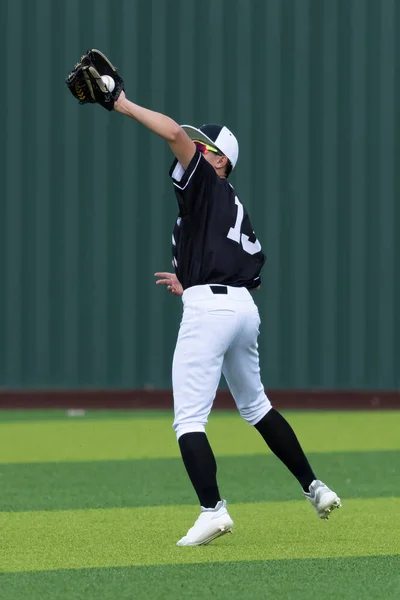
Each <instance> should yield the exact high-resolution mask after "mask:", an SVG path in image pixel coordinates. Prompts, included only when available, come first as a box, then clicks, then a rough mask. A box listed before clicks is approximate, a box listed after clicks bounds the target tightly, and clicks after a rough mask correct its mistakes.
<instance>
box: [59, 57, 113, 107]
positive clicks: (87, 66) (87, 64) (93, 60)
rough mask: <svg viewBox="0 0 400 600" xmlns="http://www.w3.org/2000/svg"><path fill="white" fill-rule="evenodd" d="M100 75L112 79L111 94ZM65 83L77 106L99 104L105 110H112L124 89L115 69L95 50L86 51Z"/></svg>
mask: <svg viewBox="0 0 400 600" xmlns="http://www.w3.org/2000/svg"><path fill="white" fill-rule="evenodd" d="M102 75H109V76H110V77H112V78H113V80H114V82H115V87H114V89H113V91H112V92H111V91H110V90H109V89H108V87H107V85H106V84H105V83H104V82H103V80H102V78H101V77H102ZM65 83H66V84H67V87H68V89H69V91H70V92H71V94H72V95H73V96H74V97H75V98H77V100H79V104H87V103H91V104H101V106H103V107H104V108H106V109H107V110H113V108H114V102H115V101H116V100H117V99H118V97H119V95H120V93H121V92H122V90H123V89H124V82H123V79H122V77H121V76H120V75H119V73H118V72H117V70H116V68H115V67H114V66H113V65H112V64H111V63H110V61H109V60H108V58H107V57H106V56H105V55H104V54H103V53H102V52H100V51H99V50H95V49H93V50H88V51H87V52H86V54H84V55H83V56H82V57H81V60H80V62H79V63H77V64H76V65H75V67H74V69H73V71H72V72H71V73H70V74H69V75H68V77H67V79H66V80H65Z"/></svg>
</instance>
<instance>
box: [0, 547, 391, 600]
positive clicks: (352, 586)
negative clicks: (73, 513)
mask: <svg viewBox="0 0 400 600" xmlns="http://www.w3.org/2000/svg"><path fill="white" fill-rule="evenodd" d="M399 561H400V558H399V557H398V556H374V557H370V556H367V557H360V558H331V559H330V558H323V559H306V560H304V559H301V560H296V559H294V560H274V561H265V562H262V561H254V562H248V561H246V562H239V561H238V562H229V563H222V564H221V563H209V564H192V565H164V566H145V567H121V568H104V569H83V570H61V571H45V572H30V573H10V574H6V575H2V576H0V585H1V590H2V593H3V596H4V598H7V599H8V600H26V598H29V600H67V599H68V600H70V599H71V598H73V599H74V600H98V599H99V598H101V600H116V598H118V600H128V599H129V600H131V599H132V598H135V599H136V600H147V598H152V600H176V598H177V596H178V595H179V596H180V597H182V598H185V600H209V599H210V598H217V599H218V600H243V599H244V598H245V599H246V600H260V598H273V599H274V600H287V599H288V598H290V599H291V600H309V598H310V585H311V584H312V588H313V589H315V590H318V597H321V598H324V600H337V599H338V598H340V599H341V600H354V599H355V598H368V599H369V600H374V599H375V600H382V598H385V600H397V599H398V598H399V597H400V568H399V566H400V565H399Z"/></svg>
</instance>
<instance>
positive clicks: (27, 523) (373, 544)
mask: <svg viewBox="0 0 400 600" xmlns="http://www.w3.org/2000/svg"><path fill="white" fill-rule="evenodd" d="M230 512H231V515H232V517H233V519H234V521H235V523H236V527H235V533H234V535H232V536H224V537H222V538H219V539H218V540H215V542H214V543H213V544H211V545H210V546H206V547H197V548H179V547H177V546H176V545H175V542H176V540H177V539H179V538H180V537H181V536H182V534H184V533H185V532H186V530H187V528H188V527H189V526H191V525H192V523H193V520H194V518H195V517H197V509H196V508H195V507H193V506H176V507H153V508H137V509H113V510H86V511H64V512H37V513H34V512H30V513H1V514H0V531H1V532H2V534H1V538H0V540H1V541H0V544H1V546H0V549H1V557H2V560H1V564H0V570H1V571H3V572H11V571H36V570H53V569H62V568H67V569H68V568H71V569H81V568H91V567H112V566H130V565H146V564H153V565H154V564H190V563H204V562H206V563H207V562H210V561H212V562H229V561H252V560H271V559H287V558H329V557H332V558H333V557H343V556H369V555H390V554H399V553H400V544H399V537H398V532H399V530H400V499H398V498H384V499H383V498H375V499H368V500H360V499H357V500H347V502H346V505H345V508H343V509H341V510H340V511H336V512H337V514H335V515H334V516H333V517H332V518H331V520H330V521H328V522H326V521H322V520H320V519H318V518H317V517H316V515H315V513H314V512H313V509H312V507H311V506H309V505H307V503H306V502H305V501H304V500H303V501H296V502H286V503H285V502H283V503H261V504H236V505H231V506H230Z"/></svg>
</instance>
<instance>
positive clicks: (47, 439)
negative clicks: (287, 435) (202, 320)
mask: <svg viewBox="0 0 400 600" xmlns="http://www.w3.org/2000/svg"><path fill="white" fill-rule="evenodd" d="M286 417H287V418H288V420H289V421H290V423H291V424H292V425H293V427H294V428H295V430H296V432H297V434H298V436H299V438H300V441H301V442H302V444H303V446H304V448H305V450H306V451H307V454H308V457H309V459H310V462H311V464H312V465H313V467H314V470H315V471H316V473H317V476H318V477H320V478H321V479H323V480H324V481H325V482H326V483H327V484H328V485H330V486H331V487H333V488H334V489H335V490H336V491H337V492H338V493H339V495H340V496H341V498H342V502H343V508H342V509H341V510H339V511H335V513H334V514H333V515H332V517H331V519H330V520H329V521H321V520H320V519H318V518H317V517H316V515H315V513H314V511H313V509H312V507H311V506H310V505H309V504H308V503H307V502H306V501H305V500H304V498H303V497H302V493H301V490H300V488H299V486H298V484H297V482H296V481H295V480H294V479H293V478H292V476H291V475H290V474H289V473H288V472H286V470H285V468H284V467H283V466H282V465H281V464H280V463H279V461H278V460H277V459H276V458H275V457H274V456H273V455H272V454H271V453H270V452H269V451H268V449H267V448H266V447H265V445H264V443H263V441H262V439H261V437H259V436H258V434H257V432H256V431H255V430H254V429H253V428H251V427H249V426H248V425H247V424H246V423H244V422H243V421H241V419H240V417H239V416H238V414H236V413H228V412H220V413H216V414H214V415H213V416H212V417H211V419H210V424H209V428H208V433H209V437H210V440H211V443H212V445H213V447H214V450H215V453H216V455H217V459H218V468H219V481H220V489H221V492H222V494H223V497H225V498H226V499H227V500H228V505H229V510H230V513H231V516H232V517H233V520H234V521H235V527H234V532H233V535H229V536H224V537H222V538H219V539H218V540H216V541H215V542H213V543H212V544H210V545H209V546H205V547H197V548H178V547H177V546H176V545H175V543H176V541H177V540H178V539H179V538H180V537H181V536H182V535H183V534H184V533H186V530H187V529H188V528H189V527H190V526H191V525H192V524H193V521H194V520H195V519H196V518H197V516H198V507H197V503H196V499H195V497H194V494H193V491H192V489H191V486H190V484H189V481H188V479H187V476H186V473H185V471H184V467H183V465H182V464H181V461H180V458H179V455H178V447H177V444H176V441H175V437H174V433H173V430H172V427H171V420H172V416H171V414H170V413H169V412H151V413H150V412H149V413H146V412H114V413H113V412H105V411H91V412H89V413H86V414H85V415H84V416H81V417H70V416H68V415H67V414H66V412H65V411H64V412H63V411H3V412H1V411H0V511H1V512H0V599H1V600H19V599H22V598H23V599H24V600H39V599H40V600H47V599H49V600H50V599H51V600H60V599H62V600H70V599H71V600H72V599H85V600H95V599H96V600H124V599H128V598H129V599H131V598H132V599H135V600H136V599H137V600H142V599H143V600H144V599H145V598H146V599H147V598H151V599H153V600H154V599H160V600H161V599H162V600H173V599H174V600H175V598H184V599H196V600H203V599H204V600H205V599H207V600H210V598H213V599H215V600H228V599H229V600H239V599H240V600H256V599H263V598H270V599H272V600H281V599H289V600H300V599H306V598H307V599H309V598H310V597H311V596H316V597H318V598H323V599H324V600H329V599H335V600H337V599H355V600H356V599H357V600H358V599H360V600H361V599H362V600H366V599H376V600H391V599H393V600H394V599H399V598H400V411H399V412H354V413H353V412H348V413H344V412H320V413H316V412H314V413H312V412H302V413H300V412H288V413H286Z"/></svg>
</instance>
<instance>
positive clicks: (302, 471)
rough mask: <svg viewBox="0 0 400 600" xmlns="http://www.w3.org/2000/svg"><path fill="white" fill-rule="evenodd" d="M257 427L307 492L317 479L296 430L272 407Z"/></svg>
mask: <svg viewBox="0 0 400 600" xmlns="http://www.w3.org/2000/svg"><path fill="white" fill-rule="evenodd" d="M255 428H256V429H257V431H259V433H261V435H262V437H263V438H264V440H265V441H266V443H267V444H268V446H269V447H270V449H271V450H272V452H273V453H274V454H275V456H277V457H278V458H279V459H280V460H281V461H282V462H283V464H284V465H286V467H287V468H288V469H289V471H290V472H291V473H293V475H294V476H295V477H296V479H297V481H298V482H299V483H300V485H301V487H302V488H303V490H304V491H305V492H309V489H308V488H309V485H310V483H311V482H312V481H313V480H314V479H316V477H315V475H314V473H313V470H312V469H311V467H310V464H309V462H308V460H307V458H306V456H305V454H304V452H303V450H302V448H301V446H300V443H299V441H298V439H297V437H296V434H295V432H294V431H293V429H292V428H291V426H290V425H289V423H288V422H287V421H286V419H285V418H284V417H282V415H281V414H280V413H278V412H277V411H276V410H275V409H274V408H272V409H271V410H270V411H269V412H267V414H266V415H265V417H263V418H262V419H261V421H259V422H258V423H257V424H256V425H255Z"/></svg>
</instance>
